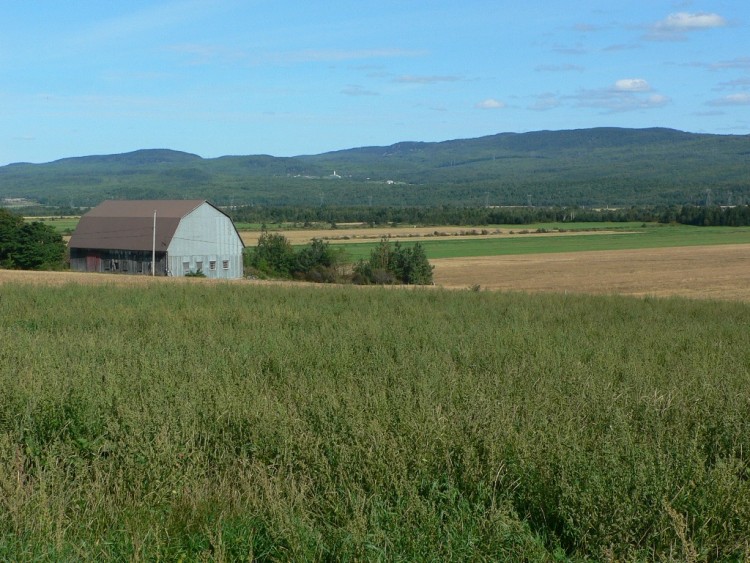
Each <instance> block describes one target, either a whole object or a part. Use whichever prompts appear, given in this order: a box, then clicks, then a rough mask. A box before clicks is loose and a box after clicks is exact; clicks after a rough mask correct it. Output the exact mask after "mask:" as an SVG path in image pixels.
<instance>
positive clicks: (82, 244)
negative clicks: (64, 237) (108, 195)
mask: <svg viewBox="0 0 750 563" xmlns="http://www.w3.org/2000/svg"><path fill="white" fill-rule="evenodd" d="M204 203H206V201H205V200H202V199H173V200H108V201H105V202H103V203H102V204H101V205H99V206H97V207H95V208H94V209H92V210H91V211H89V212H88V213H86V214H85V215H84V216H83V217H81V220H80V221H79V222H78V226H77V227H76V230H75V232H74V233H73V236H71V237H70V244H69V246H70V248H99V249H118V250H151V249H152V244H153V230H154V211H156V250H157V251H159V252H163V251H165V250H166V249H167V247H168V246H169V243H170V242H171V241H172V237H173V236H174V233H175V231H176V230H177V226H178V225H179V223H180V219H182V218H183V217H184V216H185V215H187V214H188V213H190V212H191V211H193V210H194V209H196V208H197V207H199V206H201V205H203V204H204ZM209 205H211V204H210V203H209Z"/></svg>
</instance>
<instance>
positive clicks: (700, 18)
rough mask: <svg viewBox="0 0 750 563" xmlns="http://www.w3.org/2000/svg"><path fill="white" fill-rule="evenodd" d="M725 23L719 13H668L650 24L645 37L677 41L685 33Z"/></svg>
mask: <svg viewBox="0 0 750 563" xmlns="http://www.w3.org/2000/svg"><path fill="white" fill-rule="evenodd" d="M726 25H727V20H725V19H724V18H723V17H721V16H720V15H719V14H708V13H705V12H699V13H695V14H693V13H689V12H677V13H675V14H669V15H668V16H667V17H666V18H664V19H663V20H661V21H659V22H656V23H655V24H654V25H653V26H651V31H650V33H649V34H648V35H646V39H651V40H656V41H679V40H684V39H685V35H686V34H687V33H689V32H692V31H700V30H704V29H715V28H718V27H725V26H726Z"/></svg>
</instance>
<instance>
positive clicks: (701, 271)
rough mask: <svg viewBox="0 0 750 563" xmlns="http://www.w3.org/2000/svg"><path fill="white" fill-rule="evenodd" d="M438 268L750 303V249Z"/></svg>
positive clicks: (582, 289)
mask: <svg viewBox="0 0 750 563" xmlns="http://www.w3.org/2000/svg"><path fill="white" fill-rule="evenodd" d="M306 234H309V231H307V232H306ZM431 263H432V264H433V265H434V266H435V285H436V286H438V287H444V288H448V289H466V288H468V287H472V286H475V285H479V286H480V287H481V289H483V290H485V289H488V290H496V291H524V292H569V293H591V294H619V295H633V296H644V295H653V296H660V297H663V296H671V295H675V296H682V297H690V298H696V299H728V300H739V301H747V302H750V245H748V244H734V245H720V246H692V247H679V248H658V249H645V250H616V251H591V252H569V253H558V254H528V255H521V256H488V257H475V258H444V259H437V260H432V261H431ZM7 282H15V283H37V284H48V285H60V284H65V283H83V284H96V285H99V284H122V285H144V286H145V285H148V284H151V283H252V284H299V283H300V282H268V281H266V282H263V281H252V282H245V281H241V280H238V281H234V282H227V281H224V280H206V279H200V278H161V277H157V278H151V277H148V276H118V275H113V274H82V273H76V272H24V271H15V270H0V284H2V283H7ZM305 285H313V286H315V285H316V284H305ZM318 287H323V286H318Z"/></svg>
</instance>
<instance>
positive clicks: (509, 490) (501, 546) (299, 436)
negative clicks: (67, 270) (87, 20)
mask: <svg viewBox="0 0 750 563" xmlns="http://www.w3.org/2000/svg"><path fill="white" fill-rule="evenodd" d="M92 277H101V278H105V277H104V276H92ZM163 282H166V283H163ZM202 282H203V280H199V281H198V282H197V283H193V282H190V283H172V280H162V281H161V282H156V283H152V282H143V283H142V284H141V285H122V286H120V285H114V284H112V283H104V284H101V285H95V286H86V285H82V284H76V283H62V284H60V285H34V284H26V283H17V282H10V283H5V284H3V285H0V360H1V361H0V389H2V393H0V559H2V560H55V561H57V560H86V559H88V560H99V559H117V560H121V559H151V560H179V559H181V558H182V559H187V560H199V559H212V560H219V561H221V560H250V559H257V560H296V561H303V560H305V561H310V560H311V561H315V560H410V561H412V560H418V561H423V560H474V561H482V560H484V561H497V560H506V561H524V560H526V561H528V560H532V561H545V560H548V561H559V560H565V559H569V560H585V559H594V560H709V559H710V560H743V559H747V558H748V557H750V542H749V540H748V538H750V468H749V466H748V459H747V456H748V451H749V450H750V401H749V400H748V397H749V396H750V333H749V332H748V331H747V326H748V321H749V320H750V306H748V305H746V304H743V303H736V302H721V301H692V300H684V299H679V298H670V299H657V298H641V299H634V298H624V297H617V296H599V297H596V296H578V295H571V294H568V295H564V294H557V295H543V294H537V295H528V294H517V293H501V292H485V291H482V292H475V291H442V290H439V289H437V290H416V291H387V290H384V289H381V288H367V289H365V290H362V289H357V288H347V287H316V288H312V287H288V286H267V285H258V284H251V283H247V282H243V283H234V284H231V283H220V284H217V283H202Z"/></svg>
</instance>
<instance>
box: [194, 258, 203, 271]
mask: <svg viewBox="0 0 750 563" xmlns="http://www.w3.org/2000/svg"><path fill="white" fill-rule="evenodd" d="M195 271H196V272H202V271H203V261H202V260H198V261H197V262H196V263H195Z"/></svg>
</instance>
